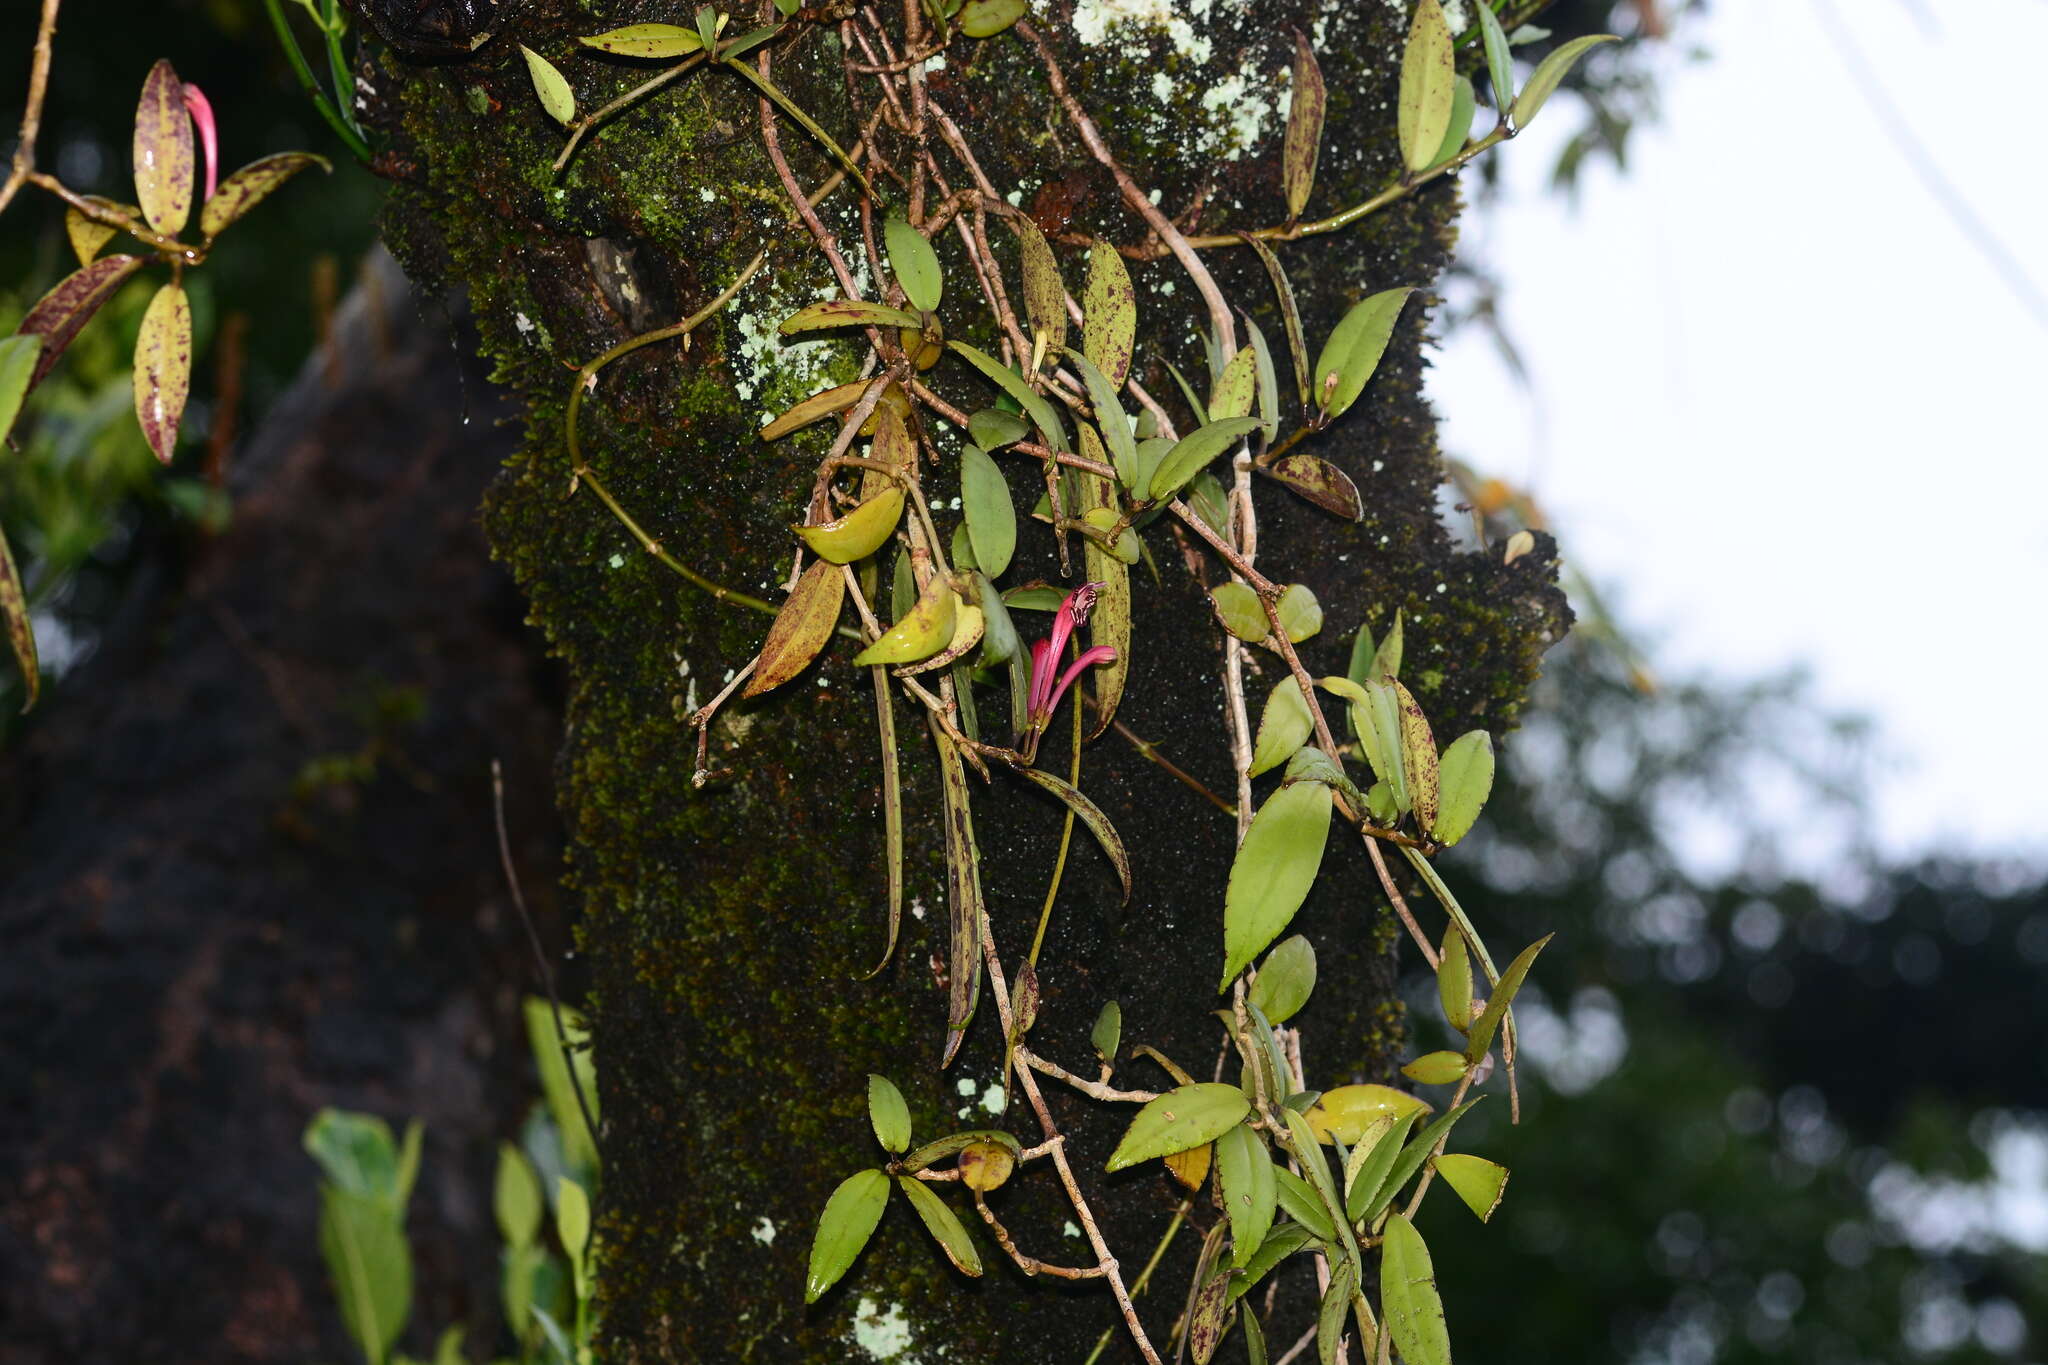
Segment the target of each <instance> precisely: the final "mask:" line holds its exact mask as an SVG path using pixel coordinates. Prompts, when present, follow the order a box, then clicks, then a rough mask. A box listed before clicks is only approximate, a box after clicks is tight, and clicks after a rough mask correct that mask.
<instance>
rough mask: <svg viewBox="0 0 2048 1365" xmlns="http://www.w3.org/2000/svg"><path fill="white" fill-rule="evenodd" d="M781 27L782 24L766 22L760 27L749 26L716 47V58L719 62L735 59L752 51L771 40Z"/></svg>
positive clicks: (780, 30)
mask: <svg viewBox="0 0 2048 1365" xmlns="http://www.w3.org/2000/svg"><path fill="white" fill-rule="evenodd" d="M782 29H783V26H782V25H781V24H767V25H764V26H763V27H761V28H750V29H748V30H747V31H746V32H745V33H742V34H741V35H740V36H739V37H737V38H734V39H733V40H732V41H731V42H729V43H726V44H724V45H723V46H721V47H720V48H719V49H718V60H719V61H721V62H731V61H736V60H738V59H739V58H741V57H744V56H745V55H746V54H747V53H749V52H752V51H753V50H754V49H755V48H757V47H761V46H763V45H764V44H766V43H768V42H771V41H773V40H774V38H775V36H776V35H777V34H779V33H781V32H782Z"/></svg>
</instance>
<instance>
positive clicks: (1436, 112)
mask: <svg viewBox="0 0 2048 1365" xmlns="http://www.w3.org/2000/svg"><path fill="white" fill-rule="evenodd" d="M1457 74H1458V68H1457V59H1456V52H1455V50H1454V49H1453V47H1452V45H1451V29H1450V25H1449V24H1447V23H1445V22H1444V11H1443V6H1441V5H1439V4H1438V3H1437V0H1418V3H1417V4H1416V6H1415V22H1414V23H1413V24H1412V25H1411V26H1410V27H1409V30H1408V46H1407V48H1406V50H1405V51H1404V52H1403V53H1402V56H1401V95H1400V105H1399V109H1398V120H1397V121H1398V123H1399V126H1400V136H1401V157H1402V160H1404V161H1406V162H1407V163H1408V169H1409V170H1411V171H1420V170H1424V169H1427V168H1428V166H1429V165H1430V163H1431V162H1432V161H1433V160H1435V158H1436V152H1437V148H1439V147H1441V146H1442V145H1443V141H1444V130H1445V129H1446V128H1448V127H1449V126H1450V122H1451V105H1452V103H1453V101H1454V99H1455V98H1456V96H1455V93H1454V85H1455V83H1456V79H1457Z"/></svg>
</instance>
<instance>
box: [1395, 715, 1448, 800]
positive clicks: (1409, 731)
mask: <svg viewBox="0 0 2048 1365" xmlns="http://www.w3.org/2000/svg"><path fill="white" fill-rule="evenodd" d="M1394 699H1395V701H1397V702H1398V703H1399V704H1400V708H1401V766H1402V771H1403V772H1405V773H1406V774H1407V777H1408V803H1409V806H1410V808H1411V809H1413V810H1414V812H1415V819H1416V821H1417V822H1418V823H1419V824H1421V826H1422V827H1423V828H1424V829H1430V828H1433V827H1434V826H1435V824H1436V820H1437V809H1438V805H1439V797H1440V794H1441V791H1442V783H1441V779H1440V777H1439V776H1438V764H1437V756H1436V736H1435V735H1434V734H1432V733H1431V731H1430V728H1429V718H1428V717H1427V716H1425V715H1424V714H1423V713H1422V704H1421V703H1420V702H1418V701H1416V700H1415V696H1414V694H1413V693H1411V692H1410V691H1409V690H1408V688H1407V686H1406V685H1405V684H1402V683H1400V682H1396V683H1395V684H1394Z"/></svg>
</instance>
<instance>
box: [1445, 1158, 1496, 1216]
mask: <svg viewBox="0 0 2048 1365" xmlns="http://www.w3.org/2000/svg"><path fill="white" fill-rule="evenodd" d="M1431 1164H1432V1165H1434V1166H1435V1167H1436V1173H1437V1174H1438V1175H1440V1176H1442V1177H1443V1178H1444V1183H1445V1184H1446V1185H1449V1186H1450V1187H1451V1188H1452V1189H1453V1190H1455V1191H1456V1192H1457V1195H1458V1198H1460V1199H1462V1200H1464V1201H1465V1207H1466V1208H1468V1209H1470V1210H1472V1212H1473V1213H1475V1214H1477V1215H1478V1217H1479V1221H1480V1222H1482V1223H1484V1222H1486V1221H1488V1220H1489V1219H1491V1218H1492V1217H1493V1211H1494V1210H1495V1209H1497V1208H1499V1207H1500V1197H1501V1196H1502V1195H1503V1194H1505V1193H1506V1192H1507V1188H1508V1168H1507V1167H1505V1166H1502V1165H1500V1164H1498V1163H1496V1162H1492V1161H1488V1160H1487V1159H1486V1158H1485V1157H1479V1156H1467V1155H1465V1154H1463V1153H1460V1152H1445V1153H1444V1154H1443V1155H1442V1156H1440V1157H1438V1158H1437V1159H1436V1160H1435V1161H1434V1162H1433V1163H1431Z"/></svg>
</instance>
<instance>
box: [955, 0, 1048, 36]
mask: <svg viewBox="0 0 2048 1365" xmlns="http://www.w3.org/2000/svg"><path fill="white" fill-rule="evenodd" d="M1030 9H1031V5H1030V0H967V3H966V4H964V5H962V6H960V31H961V32H962V33H964V34H966V35H967V36H968V37H970V38H993V37H995V36H996V35H997V34H998V33H1001V32H1002V31H1003V30H1005V29H1007V28H1009V27H1010V26H1011V25H1012V24H1014V23H1016V22H1017V21H1018V20H1019V19H1022V18H1023V17H1024V16H1025V15H1026V14H1027V13H1029V12H1030Z"/></svg>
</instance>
